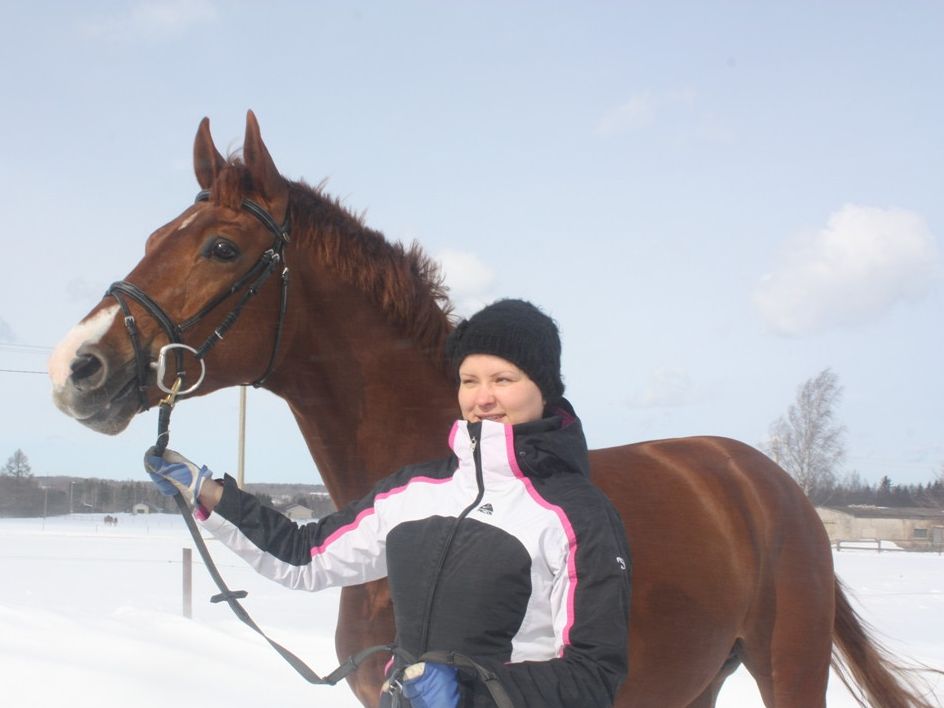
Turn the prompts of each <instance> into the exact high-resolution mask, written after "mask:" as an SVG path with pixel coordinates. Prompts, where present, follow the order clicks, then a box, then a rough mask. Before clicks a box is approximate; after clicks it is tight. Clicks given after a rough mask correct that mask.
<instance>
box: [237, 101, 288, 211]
mask: <svg viewBox="0 0 944 708" xmlns="http://www.w3.org/2000/svg"><path fill="white" fill-rule="evenodd" d="M243 160H244V161H245V163H246V167H247V169H248V170H249V176H250V179H251V180H252V185H253V187H254V188H255V189H256V191H257V192H258V193H259V194H260V195H261V196H262V197H263V199H265V201H266V202H268V204H269V209H270V211H271V212H272V215H273V216H274V217H275V218H276V220H277V221H281V220H282V219H284V217H285V209H286V207H287V206H288V185H287V184H286V182H285V179H284V178H283V177H282V175H280V174H279V171H278V170H277V169H276V167H275V163H274V162H273V161H272V156H271V155H269V151H268V150H267V149H266V146H265V143H263V142H262V134H261V133H260V131H259V122H258V121H257V120H256V115H255V114H254V113H253V112H252V111H249V112H248V113H247V114H246V139H245V140H244V141H243Z"/></svg>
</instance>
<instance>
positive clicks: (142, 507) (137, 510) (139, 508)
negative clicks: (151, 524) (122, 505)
mask: <svg viewBox="0 0 944 708" xmlns="http://www.w3.org/2000/svg"><path fill="white" fill-rule="evenodd" d="M152 511H154V510H153V509H152V508H151V505H150V504H145V503H144V502H138V503H137V504H135V505H134V506H132V507H131V513H132V514H150V513H151V512H152Z"/></svg>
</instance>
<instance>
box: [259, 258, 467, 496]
mask: <svg viewBox="0 0 944 708" xmlns="http://www.w3.org/2000/svg"><path fill="white" fill-rule="evenodd" d="M297 275H300V273H299V268H298V267H297V266H296V268H295V269H294V271H293V276H292V277H293V281H292V285H291V287H292V294H291V295H290V298H291V300H292V301H293V302H294V303H295V305H294V307H293V309H292V322H291V329H292V330H293V331H294V335H293V336H292V337H291V338H290V341H289V342H287V346H286V351H285V355H284V357H282V360H281V362H280V364H279V367H278V372H277V373H276V375H274V376H273V377H272V380H271V383H270V384H269V385H268V386H267V388H269V389H270V390H272V391H273V393H275V394H276V395H278V396H280V397H282V398H283V399H285V401H286V402H287V403H288V405H289V407H290V408H291V410H292V413H293V414H294V416H295V419H296V421H297V422H298V426H299V428H300V429H301V432H302V435H303V436H304V438H305V442H306V443H307V445H308V449H309V451H310V452H311V455H312V457H313V458H314V460H315V463H316V465H317V466H318V471H319V473H320V474H321V477H322V479H323V480H324V483H325V486H326V487H327V488H328V492H329V493H330V494H331V497H332V499H333V500H334V502H335V503H336V504H337V505H338V506H342V505H344V504H346V503H348V502H350V501H352V500H354V499H357V498H360V497H361V496H363V495H364V494H366V493H367V492H368V491H369V490H370V488H371V487H372V486H373V484H374V483H375V482H376V481H377V480H379V479H381V478H382V477H384V476H386V475H387V474H390V473H391V472H394V471H395V470H397V469H398V468H400V467H402V466H403V465H406V464H410V463H414V462H422V461H424V460H429V459H436V458H437V457H443V456H445V455H447V454H448V452H449V449H448V443H447V438H448V433H449V429H450V426H451V424H452V421H453V420H454V419H455V417H456V415H457V413H458V405H457V402H456V394H455V387H454V385H453V384H452V382H451V381H450V380H449V378H448V377H447V375H446V373H445V372H444V371H443V370H442V368H441V366H439V365H438V364H437V363H436V362H435V361H433V360H432V358H431V357H430V356H429V355H428V353H427V352H424V351H423V350H422V348H421V346H420V345H418V344H417V343H416V342H415V341H413V340H412V339H410V338H409V337H406V336H404V334H403V332H402V330H401V328H399V327H397V326H395V325H394V324H392V323H391V322H390V321H388V319H387V318H386V317H385V316H384V314H383V313H382V312H381V311H380V308H379V306H377V305H375V304H373V303H372V302H370V300H369V298H368V297H367V296H366V295H365V294H364V293H363V292H361V291H360V290H359V289H357V288H355V287H354V286H351V285H346V284H343V283H339V282H337V281H336V280H334V281H332V279H331V277H330V274H328V273H325V272H322V273H313V274H311V275H312V276H313V277H307V278H305V277H304V276H303V277H302V278H298V277H297Z"/></svg>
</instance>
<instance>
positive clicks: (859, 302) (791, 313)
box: [754, 204, 942, 335]
mask: <svg viewBox="0 0 944 708" xmlns="http://www.w3.org/2000/svg"><path fill="white" fill-rule="evenodd" d="M941 273H942V267H941V259H940V254H939V252H938V249H937V244H936V242H935V239H934V236H933V234H931V232H930V230H929V229H928V226H927V224H926V223H925V221H924V219H922V218H921V217H920V216H919V215H918V214H915V213H914V212H911V211H906V210H903V209H879V208H875V207H866V206H859V205H855V204H847V205H846V206H843V207H842V208H841V209H840V210H839V211H837V212H835V213H834V214H832V215H831V216H830V217H829V220H828V222H827V224H826V226H825V227H824V228H823V229H821V230H820V231H818V232H816V233H814V234H807V235H802V236H799V237H797V238H795V239H794V240H793V241H792V242H791V243H790V244H788V248H787V251H786V253H785V255H784V258H783V262H782V263H781V265H780V266H779V267H778V268H777V269H776V270H775V271H774V272H772V273H769V274H767V275H765V276H764V277H763V278H762V280H761V283H760V285H759V287H758V288H757V290H756V291H755V293H754V303H755V305H756V306H757V308H758V310H759V311H760V314H761V316H762V317H763V320H764V322H765V324H766V325H767V326H768V327H769V328H770V329H771V330H772V331H774V332H777V333H779V334H785V335H803V334H809V333H814V332H820V331H823V330H826V329H829V328H832V327H836V326H844V325H854V324H859V323H864V322H867V321H870V320H874V319H875V318H877V317H879V316H881V315H882V314H883V313H884V312H886V311H887V310H888V309H890V308H891V307H892V306H894V305H895V304H897V303H899V302H905V301H909V300H915V299H917V298H919V297H921V296H922V295H924V294H925V293H926V292H927V291H928V290H929V289H930V288H931V287H932V285H933V284H934V282H935V281H936V280H937V279H938V278H940V276H941Z"/></svg>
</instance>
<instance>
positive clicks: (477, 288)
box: [437, 249, 495, 316]
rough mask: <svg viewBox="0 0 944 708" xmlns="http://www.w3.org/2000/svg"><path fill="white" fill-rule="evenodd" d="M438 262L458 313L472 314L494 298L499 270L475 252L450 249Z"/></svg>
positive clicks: (440, 255)
mask: <svg viewBox="0 0 944 708" xmlns="http://www.w3.org/2000/svg"><path fill="white" fill-rule="evenodd" d="M437 260H438V261H439V264H440V266H441V267H442V272H443V275H444V277H445V281H446V285H448V286H449V295H450V297H451V299H452V303H453V305H454V306H455V310H456V313H457V314H459V315H462V316H468V315H471V314H473V313H474V312H476V311H478V310H479V309H481V308H482V307H483V306H485V305H487V304H488V303H489V302H491V301H492V300H493V299H494V298H493V297H491V288H492V285H493V284H494V282H495V271H494V270H492V268H491V267H489V266H488V265H487V264H485V263H483V262H482V261H481V260H480V259H479V258H478V256H476V255H475V254H474V253H469V252H468V251H456V250H451V249H447V250H444V251H442V252H440V253H439V254H438V258H437Z"/></svg>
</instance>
